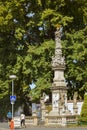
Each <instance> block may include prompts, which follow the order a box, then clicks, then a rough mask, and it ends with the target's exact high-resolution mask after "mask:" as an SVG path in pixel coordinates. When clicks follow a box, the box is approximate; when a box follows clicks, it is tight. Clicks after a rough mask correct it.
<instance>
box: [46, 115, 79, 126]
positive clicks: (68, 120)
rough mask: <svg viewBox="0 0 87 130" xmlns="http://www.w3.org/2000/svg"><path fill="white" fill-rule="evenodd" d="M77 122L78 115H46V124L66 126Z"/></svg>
mask: <svg viewBox="0 0 87 130" xmlns="http://www.w3.org/2000/svg"><path fill="white" fill-rule="evenodd" d="M76 123H77V115H61V116H60V115H59V116H58V115H56V116H55V115H54V116H50V115H48V116H46V117H45V126H59V127H65V126H67V125H68V124H76Z"/></svg>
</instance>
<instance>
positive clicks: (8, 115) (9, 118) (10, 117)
mask: <svg viewBox="0 0 87 130" xmlns="http://www.w3.org/2000/svg"><path fill="white" fill-rule="evenodd" d="M7 118H8V125H10V121H11V119H12V113H11V111H10V110H9V111H8V113H7Z"/></svg>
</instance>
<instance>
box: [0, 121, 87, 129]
mask: <svg viewBox="0 0 87 130" xmlns="http://www.w3.org/2000/svg"><path fill="white" fill-rule="evenodd" d="M0 130H10V129H9V127H8V123H7V122H0ZM15 130H87V127H85V128H83V127H73V128H67V127H60V128H59V127H45V126H37V127H32V126H31V127H29V126H27V127H26V128H15Z"/></svg>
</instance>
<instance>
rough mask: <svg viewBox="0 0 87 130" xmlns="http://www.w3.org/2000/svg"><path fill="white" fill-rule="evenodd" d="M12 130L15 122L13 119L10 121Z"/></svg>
mask: <svg viewBox="0 0 87 130" xmlns="http://www.w3.org/2000/svg"><path fill="white" fill-rule="evenodd" d="M10 130H14V120H13V119H11V121H10Z"/></svg>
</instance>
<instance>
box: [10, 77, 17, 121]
mask: <svg viewBox="0 0 87 130" xmlns="http://www.w3.org/2000/svg"><path fill="white" fill-rule="evenodd" d="M9 78H10V79H12V97H13V96H14V79H16V75H10V76H9ZM11 104H12V119H13V116H14V101H12V102H11Z"/></svg>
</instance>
